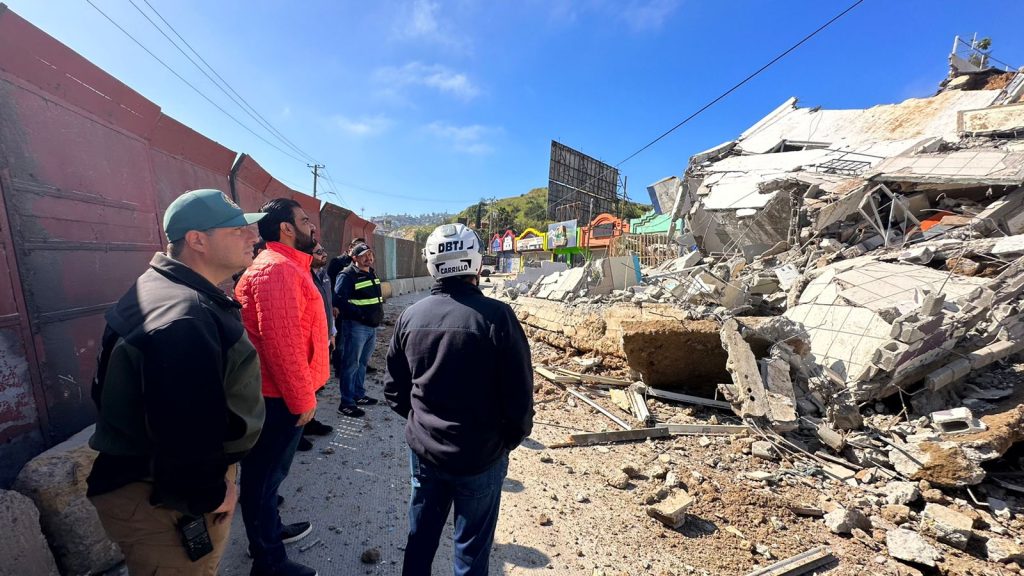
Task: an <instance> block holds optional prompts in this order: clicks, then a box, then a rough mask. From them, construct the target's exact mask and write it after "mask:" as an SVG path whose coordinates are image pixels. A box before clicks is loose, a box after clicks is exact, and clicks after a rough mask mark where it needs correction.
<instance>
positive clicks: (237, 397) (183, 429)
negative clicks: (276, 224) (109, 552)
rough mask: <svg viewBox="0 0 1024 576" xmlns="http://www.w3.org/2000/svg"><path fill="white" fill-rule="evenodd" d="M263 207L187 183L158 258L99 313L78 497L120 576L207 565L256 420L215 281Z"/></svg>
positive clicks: (248, 353)
mask: <svg viewBox="0 0 1024 576" xmlns="http://www.w3.org/2000/svg"><path fill="white" fill-rule="evenodd" d="M263 216H264V215H263V214H245V213H243V212H242V210H241V208H239V207H238V206H237V205H235V203H234V202H232V201H231V200H230V199H228V198H227V196H225V195H224V194H223V193H222V192H220V191H218V190H193V191H191V192H186V193H185V194H183V195H182V196H180V197H179V198H177V199H176V200H175V201H174V202H172V203H171V205H170V206H169V207H168V208H167V212H166V213H165V214H164V231H165V233H166V234H167V240H168V243H169V244H168V247H167V253H166V254H164V253H157V254H156V255H154V256H153V259H152V260H151V261H150V263H149V268H148V269H147V270H146V271H145V272H144V273H143V274H142V275H141V276H140V277H139V278H138V280H136V281H135V284H134V285H133V286H132V287H131V289H129V290H128V292H127V293H126V294H125V295H124V296H123V297H122V298H121V300H120V301H118V303H117V304H116V305H115V306H114V307H113V308H111V309H110V310H109V311H108V312H107V314H106V321H107V326H106V329H105V330H104V332H103V341H102V346H101V350H100V354H99V360H98V361H99V366H98V369H97V373H96V377H95V379H94V380H93V384H92V397H93V401H94V402H95V403H96V408H97V412H98V414H97V422H96V432H95V433H94V434H93V436H92V438H91V439H90V441H89V444H90V446H92V447H93V448H94V449H96V450H98V451H99V455H98V456H97V458H96V461H95V463H94V464H93V468H92V472H91V473H90V474H89V478H88V486H89V488H88V496H89V498H90V500H91V501H92V503H93V505H94V506H95V507H96V510H97V512H99V517H100V520H101V522H102V523H103V527H104V529H105V530H106V532H107V534H108V535H109V536H110V537H111V539H112V540H114V541H115V542H117V543H118V545H119V546H120V547H121V551H122V552H124V555H125V561H126V563H127V565H128V571H129V573H130V574H132V575H135V574H163V573H164V572H165V571H166V572H167V573H171V572H173V573H175V574H209V575H211V576H213V575H215V574H216V572H217V565H218V563H219V561H220V557H221V555H222V554H223V552H224V546H225V544H226V543H227V538H228V531H229V530H230V527H231V516H232V513H233V512H234V509H235V503H236V501H237V491H236V488H235V481H234V479H235V475H236V471H235V469H236V463H237V462H238V461H239V460H241V459H242V457H243V456H244V455H245V454H246V453H248V451H249V450H250V449H251V448H252V446H253V445H254V444H255V442H256V439H257V438H258V437H259V435H260V430H261V428H262V426H263V418H264V402H263V397H262V395H261V394H260V367H259V358H258V357H257V355H256V349H255V348H254V347H253V345H252V343H251V342H250V341H249V338H248V336H247V334H246V331H245V329H244V328H243V326H242V323H241V318H240V313H239V310H240V308H241V306H240V305H239V304H238V303H237V302H235V301H234V300H233V299H231V298H230V297H228V296H227V295H225V294H224V292H223V291H221V290H220V289H218V288H217V284H220V283H221V282H224V281H225V280H227V279H229V278H230V277H231V275H232V274H234V273H236V272H238V271H239V270H242V269H244V268H246V267H247V266H249V264H251V263H252V254H253V245H254V244H255V243H256V240H257V239H258V236H257V232H256V230H255V226H253V224H254V223H255V222H257V221H258V220H259V219H261V218H262V217H263Z"/></svg>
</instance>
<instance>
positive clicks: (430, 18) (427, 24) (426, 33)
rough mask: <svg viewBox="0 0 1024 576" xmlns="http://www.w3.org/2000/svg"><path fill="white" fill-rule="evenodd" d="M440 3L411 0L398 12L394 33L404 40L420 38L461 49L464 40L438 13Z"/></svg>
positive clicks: (428, 0) (426, 0)
mask: <svg viewBox="0 0 1024 576" xmlns="http://www.w3.org/2000/svg"><path fill="white" fill-rule="evenodd" d="M440 11H441V5H440V4H439V3H438V2H433V1H432V0H412V2H410V3H409V4H408V5H406V6H405V7H404V8H403V9H402V10H399V13H398V18H399V20H398V22H397V24H396V30H395V31H396V35H397V36H398V37H399V38H403V39H406V40H420V41H426V42H431V43H434V44H439V45H441V46H446V47H448V48H457V49H461V48H464V47H465V46H466V40H465V39H464V38H462V37H461V36H460V35H458V34H456V33H455V32H454V30H453V27H452V25H451V23H450V22H449V21H448V20H447V19H445V18H443V17H442V16H441V14H440Z"/></svg>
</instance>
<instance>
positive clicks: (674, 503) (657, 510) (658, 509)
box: [647, 491, 693, 529]
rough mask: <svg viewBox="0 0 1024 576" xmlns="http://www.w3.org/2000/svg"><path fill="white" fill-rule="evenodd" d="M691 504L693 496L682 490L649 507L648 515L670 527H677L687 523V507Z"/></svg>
mask: <svg viewBox="0 0 1024 576" xmlns="http://www.w3.org/2000/svg"><path fill="white" fill-rule="evenodd" d="M691 504H693V497H692V496H690V495H689V494H688V493H686V492H682V491H680V492H677V493H676V494H674V495H672V496H669V497H668V498H666V499H665V500H663V501H661V502H659V503H658V504H655V505H653V506H650V507H649V508H647V515H648V516H650V517H651V518H654V519H656V520H658V521H659V522H661V523H662V524H664V525H666V526H668V527H669V528H672V529H676V528H679V527H680V526H682V525H683V524H685V523H686V509H687V508H689V507H690V505H691Z"/></svg>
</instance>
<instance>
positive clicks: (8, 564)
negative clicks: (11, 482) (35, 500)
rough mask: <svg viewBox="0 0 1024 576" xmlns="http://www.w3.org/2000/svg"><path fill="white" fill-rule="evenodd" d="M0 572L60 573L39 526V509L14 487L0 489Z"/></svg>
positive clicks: (7, 575) (3, 575)
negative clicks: (1, 536) (1, 533)
mask: <svg viewBox="0 0 1024 576" xmlns="http://www.w3.org/2000/svg"><path fill="white" fill-rule="evenodd" d="M0 530H2V531H3V534H4V537H3V538H0V558H3V562H0V576H57V575H58V574H60V573H59V572H57V563H56V562H54V561H53V553H51V552H50V547H49V546H47V545H46V538H44V537H43V533H42V532H41V531H40V529H39V511H38V510H36V507H35V505H34V504H32V501H31V500H29V499H28V498H26V497H24V496H22V495H21V494H18V493H17V492H15V491H13V490H0Z"/></svg>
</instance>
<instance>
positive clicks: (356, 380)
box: [338, 320, 377, 406]
mask: <svg viewBox="0 0 1024 576" xmlns="http://www.w3.org/2000/svg"><path fill="white" fill-rule="evenodd" d="M344 333H345V352H344V354H342V357H341V362H342V373H341V375H340V376H339V377H338V384H339V385H340V386H341V405H342V406H355V405H356V400H359V399H360V398H362V397H363V396H366V387H365V386H364V382H365V381H366V365H367V364H369V363H370V356H371V355H373V348H374V346H376V345H377V329H376V328H371V327H369V326H367V325H366V324H360V323H359V322H356V321H354V320H346V321H345V323H344Z"/></svg>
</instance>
